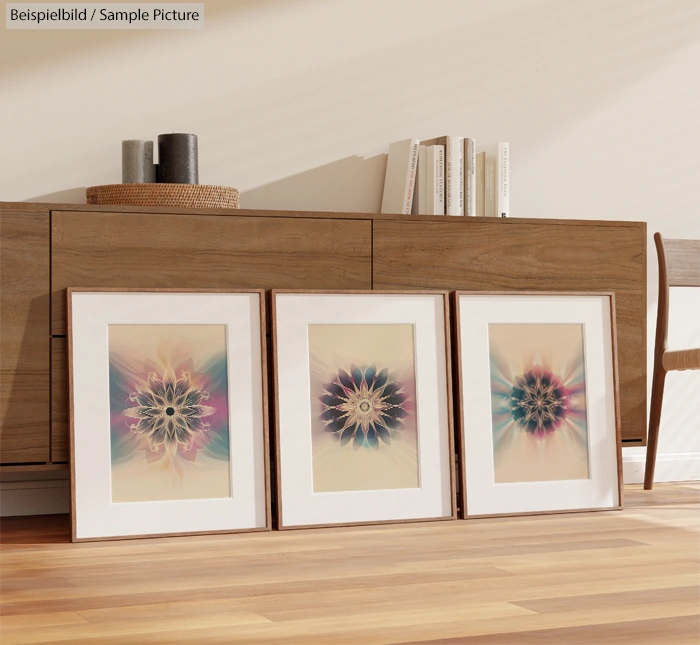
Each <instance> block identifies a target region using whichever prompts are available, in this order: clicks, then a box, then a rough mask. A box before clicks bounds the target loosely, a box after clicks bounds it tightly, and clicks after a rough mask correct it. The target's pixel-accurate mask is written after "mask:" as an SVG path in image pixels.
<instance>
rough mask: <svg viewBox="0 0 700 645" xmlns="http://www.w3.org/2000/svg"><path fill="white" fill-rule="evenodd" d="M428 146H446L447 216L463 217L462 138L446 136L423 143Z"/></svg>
mask: <svg viewBox="0 0 700 645" xmlns="http://www.w3.org/2000/svg"><path fill="white" fill-rule="evenodd" d="M421 143H422V144H424V145H426V146H434V145H439V146H445V215H462V214H463V213H464V211H463V207H462V204H463V201H464V169H463V158H464V151H463V148H464V144H463V142H462V137H457V136H445V137H437V138H436V139H428V140H426V141H421Z"/></svg>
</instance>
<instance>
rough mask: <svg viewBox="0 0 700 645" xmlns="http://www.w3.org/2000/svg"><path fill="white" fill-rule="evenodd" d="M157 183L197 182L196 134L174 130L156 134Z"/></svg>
mask: <svg viewBox="0 0 700 645" xmlns="http://www.w3.org/2000/svg"><path fill="white" fill-rule="evenodd" d="M158 183H159V184H198V183H199V160H198V153H197V135H196V134H183V133H179V132H174V133H172V134H159V135H158Z"/></svg>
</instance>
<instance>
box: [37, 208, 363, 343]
mask: <svg viewBox="0 0 700 645" xmlns="http://www.w3.org/2000/svg"><path fill="white" fill-rule="evenodd" d="M371 236H372V223H371V221H370V220H364V219H354V220H351V219H347V220H346V219H311V218H309V219H305V218H285V217H245V216H216V215H211V216H208V215H165V214H163V215H161V214H148V215H142V214H139V213H93V212H68V211H54V212H53V217H52V244H53V247H52V287H53V292H52V296H51V308H52V315H51V328H52V333H53V334H65V333H66V311H65V289H66V287H117V288H119V287H151V288H178V287H179V288H218V289H226V288H229V289H246V288H256V289H271V288H278V289H370V288H371V284H372V268H371V267H372V257H371V254H372V250H371V249H372V242H371Z"/></svg>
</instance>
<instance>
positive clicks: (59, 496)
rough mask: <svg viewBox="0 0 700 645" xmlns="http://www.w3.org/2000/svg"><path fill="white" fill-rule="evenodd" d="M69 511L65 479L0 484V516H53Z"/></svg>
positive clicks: (67, 485)
mask: <svg viewBox="0 0 700 645" xmlns="http://www.w3.org/2000/svg"><path fill="white" fill-rule="evenodd" d="M69 511H70V483H69V482H68V480H67V479H44V480H31V481H4V482H0V516H1V517H12V516H17V515H55V514H57V513H68V512H69Z"/></svg>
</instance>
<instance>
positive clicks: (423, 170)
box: [411, 146, 432, 215]
mask: <svg viewBox="0 0 700 645" xmlns="http://www.w3.org/2000/svg"><path fill="white" fill-rule="evenodd" d="M427 152H428V146H418V176H417V178H416V184H415V186H414V188H413V206H412V207H411V213H413V214H414V215H427V214H428V198H429V197H428V196H429V194H430V193H428V191H427V188H428V174H429V172H432V164H430V163H429V162H428V160H427Z"/></svg>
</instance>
